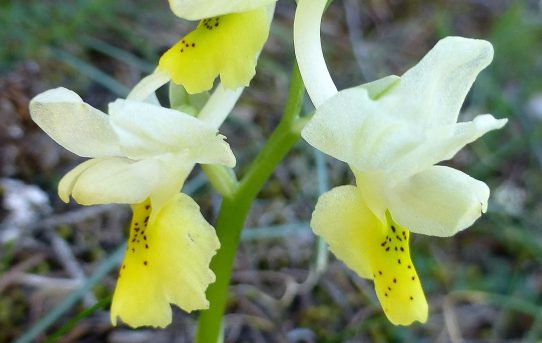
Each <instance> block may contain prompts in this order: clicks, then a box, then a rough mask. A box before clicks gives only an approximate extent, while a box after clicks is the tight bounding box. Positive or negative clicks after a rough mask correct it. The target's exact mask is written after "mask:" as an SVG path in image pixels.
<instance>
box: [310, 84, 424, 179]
mask: <svg viewBox="0 0 542 343" xmlns="http://www.w3.org/2000/svg"><path fill="white" fill-rule="evenodd" d="M389 80H391V79H389ZM370 88H372V87H370ZM375 89H376V87H375ZM301 135H302V136H303V138H304V139H305V140H306V141H307V142H308V143H309V144H311V145H312V146H314V147H315V148H317V149H318V150H321V151H323V152H325V153H326V154H328V155H331V156H333V157H335V158H337V159H339V160H341V161H344V162H346V163H349V164H351V165H352V166H354V167H356V168H357V169H360V170H362V171H364V172H367V173H368V172H377V171H382V170H386V169H389V168H391V167H392V166H393V165H394V164H395V163H396V161H397V160H398V159H400V158H402V157H403V156H405V155H407V154H408V153H410V152H411V151H412V150H414V149H415V148H417V147H418V145H420V144H421V143H423V142H424V137H423V134H421V133H420V132H419V129H417V128H416V127H412V126H410V125H409V124H408V123H404V122H401V121H398V120H395V119H394V118H392V117H390V116H386V115H385V114H384V113H381V111H380V108H379V107H378V102H376V101H374V100H373V99H371V98H370V97H369V92H368V91H367V89H365V88H363V87H356V88H350V89H346V90H343V91H341V92H339V93H337V95H335V96H334V97H332V98H331V99H329V100H328V101H326V102H325V103H324V104H322V106H320V107H319V108H318V109H317V110H316V113H315V114H314V116H313V117H312V119H311V120H310V121H309V122H308V123H307V125H306V126H305V128H304V129H303V131H302V132H301Z"/></svg>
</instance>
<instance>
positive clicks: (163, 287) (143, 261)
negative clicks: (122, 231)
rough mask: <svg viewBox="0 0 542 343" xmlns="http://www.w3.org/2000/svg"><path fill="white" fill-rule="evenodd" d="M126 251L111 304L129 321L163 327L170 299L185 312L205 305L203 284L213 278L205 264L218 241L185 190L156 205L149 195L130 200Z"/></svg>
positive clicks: (114, 313)
mask: <svg viewBox="0 0 542 343" xmlns="http://www.w3.org/2000/svg"><path fill="white" fill-rule="evenodd" d="M132 209H133V212H134V215H133V219H132V222H131V225H130V236H129V239H128V244H127V248H126V255H125V257H124V261H123V263H122V266H121V268H120V271H119V277H118V281H117V287H116V288H115V293H114V295H113V300H112V304H111V322H112V323H113V325H116V324H117V317H119V318H120V319H121V320H122V321H123V322H125V323H127V324H128V325H130V326H131V327H139V326H154V327H165V326H167V325H168V324H169V323H171V317H172V314H171V307H170V305H169V304H170V303H172V304H175V305H177V306H179V307H180V308H182V309H183V310H185V311H187V312H191V311H193V310H201V309H206V308H208V307H209V302H208V301H207V299H206V297H205V290H206V289H207V286H208V285H209V284H210V283H213V282H214V281H215V275H214V273H213V272H212V271H211V270H210V269H209V263H210V261H211V258H212V257H213V256H214V255H215V253H216V250H217V249H218V248H219V247H220V243H219V241H218V238H217V237H216V234H215V232H214V229H213V227H212V226H211V225H209V224H208V223H207V222H206V221H205V219H204V218H203V217H202V215H201V213H200V212H199V207H198V205H197V204H196V203H195V202H194V200H192V198H190V197H189V196H187V195H185V194H182V193H181V194H176V195H174V196H172V197H171V199H169V200H168V201H167V202H166V203H165V204H164V205H163V206H162V208H160V209H158V210H157V211H156V210H155V209H154V208H153V207H152V204H151V202H150V201H149V200H146V201H144V202H142V203H140V204H136V205H133V206H132Z"/></svg>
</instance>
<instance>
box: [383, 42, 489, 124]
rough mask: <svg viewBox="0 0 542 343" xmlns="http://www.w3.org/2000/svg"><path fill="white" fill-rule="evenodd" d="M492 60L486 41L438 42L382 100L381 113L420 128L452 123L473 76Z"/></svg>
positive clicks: (455, 119)
mask: <svg viewBox="0 0 542 343" xmlns="http://www.w3.org/2000/svg"><path fill="white" fill-rule="evenodd" d="M492 59H493V46H492V45H491V43H489V42H487V41H484V40H479V39H469V38H463V37H446V38H444V39H442V40H440V41H439V42H438V43H437V44H436V45H435V46H434V47H433V49H431V51H429V52H428V53H427V55H425V57H424V58H423V59H422V60H421V61H420V62H419V63H418V64H416V65H415V66H414V67H413V68H411V69H410V70H408V71H407V72H406V73H405V74H404V75H403V76H401V82H400V83H399V85H398V86H397V87H395V88H393V89H392V90H391V91H390V92H389V93H387V94H386V96H385V97H382V98H381V102H382V109H383V110H384V109H385V111H383V112H387V113H386V114H384V113H383V114H384V115H392V116H394V117H400V118H401V119H402V120H404V121H408V122H411V123H413V124H414V123H415V124H416V125H419V126H421V127H431V126H435V125H446V124H453V123H455V122H456V121H457V116H458V114H459V110H460V109H461V106H462V104H463V101H464V100H465V96H466V95H467V93H468V91H469V90H470V88H471V86H472V84H473V82H474V80H475V78H476V76H477V75H478V73H480V71H482V70H483V69H484V68H485V67H486V66H488V65H489V63H491V60H492Z"/></svg>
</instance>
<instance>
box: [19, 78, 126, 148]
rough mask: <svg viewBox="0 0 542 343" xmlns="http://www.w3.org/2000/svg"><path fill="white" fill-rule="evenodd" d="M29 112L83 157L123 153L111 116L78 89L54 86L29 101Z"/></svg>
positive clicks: (44, 128) (40, 124) (59, 141)
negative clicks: (80, 94)
mask: <svg viewBox="0 0 542 343" xmlns="http://www.w3.org/2000/svg"><path fill="white" fill-rule="evenodd" d="M30 115H31V117H32V120H33V121H34V122H35V123H36V124H38V125H39V126H40V127H41V129H42V130H43V131H45V132H46V133H47V134H48V135H49V136H50V137H51V138H52V139H54V140H55V141H56V142H57V143H58V144H60V145H62V146H63V147H64V148H66V149H68V150H69V151H71V152H73V153H74V154H77V155H79V156H83V157H102V156H115V155H118V154H119V153H120V151H119V146H118V140H117V136H116V135H115V132H114V131H113V130H112V128H111V125H110V123H109V117H108V116H107V115H106V114H105V113H103V112H101V111H99V110H97V109H95V108H94V107H92V106H90V105H88V104H87V103H85V102H83V100H82V99H81V98H80V97H79V95H77V94H76V93H75V92H72V91H71V90H68V89H66V88H55V89H50V90H48V91H45V92H43V93H41V94H38V95H37V96H35V97H34V98H33V99H32V101H30Z"/></svg>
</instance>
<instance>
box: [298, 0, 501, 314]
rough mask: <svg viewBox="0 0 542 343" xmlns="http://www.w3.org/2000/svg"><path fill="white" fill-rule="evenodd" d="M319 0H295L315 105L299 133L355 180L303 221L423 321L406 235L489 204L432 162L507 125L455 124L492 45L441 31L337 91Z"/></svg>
mask: <svg viewBox="0 0 542 343" xmlns="http://www.w3.org/2000/svg"><path fill="white" fill-rule="evenodd" d="M325 3H326V0H317V1H314V0H300V1H299V4H298V9H297V11H296V18H295V24H294V43H295V49H296V56H297V59H298V62H299V67H300V71H301V74H302V77H303V79H304V82H305V85H306V88H307V91H308V93H309V95H310V97H311V99H312V101H313V103H314V104H315V106H316V113H315V114H314V117H313V118H312V119H311V120H310V121H309V123H308V124H307V125H306V126H305V128H304V130H303V131H302V136H303V138H304V139H305V140H306V141H307V142H308V143H309V144H311V145H312V146H314V147H315V148H317V149H319V150H321V151H323V152H324V153H326V154H328V155H331V156H333V157H335V158H337V159H339V160H341V161H344V162H346V163H348V165H349V166H350V168H351V169H352V171H353V173H354V175H355V179H356V184H357V185H356V186H340V187H336V188H334V189H332V190H330V191H329V192H327V193H325V194H323V195H322V196H321V197H320V198H319V199H318V203H317V205H316V208H315V210H314V213H313V216H312V220H311V227H312V229H313V230H314V232H315V233H316V234H318V235H320V236H321V237H323V239H324V240H325V241H326V242H327V243H328V244H329V246H330V250H331V251H333V252H334V254H335V255H336V256H337V257H338V258H339V259H341V260H342V261H344V263H345V264H346V265H347V266H348V267H350V268H351V269H353V270H354V271H355V272H356V273H357V274H358V275H359V276H361V277H363V278H367V279H372V280H374V285H375V290H376V294H377V297H378V299H379V300H380V303H381V305H382V307H383V309H384V312H385V314H386V316H387V317H388V319H389V320H390V321H391V322H392V323H393V324H396V325H410V324H411V323H412V322H414V321H419V322H422V323H424V322H425V321H426V320H427V316H428V305H427V301H426V299H425V295H424V293H423V289H422V286H421V283H420V280H419V277H418V275H417V273H416V270H415V268H414V265H413V263H412V261H411V258H410V250H409V239H410V233H411V232H413V233H420V234H425V235H430V236H439V237H446V236H452V235H454V234H455V233H457V232H459V231H461V230H464V229H466V228H467V227H469V226H471V225H472V224H473V223H474V222H475V221H476V219H478V218H479V217H480V215H481V214H482V213H484V212H485V211H486V210H487V203H488V198H489V188H488V186H487V185H486V184H485V183H483V182H481V181H479V180H476V179H474V178H472V177H470V176H468V175H466V174H464V173H463V172H461V171H459V170H456V169H453V168H450V167H445V166H436V165H435V164H436V163H439V162H440V161H444V160H448V159H451V158H452V157H453V156H454V155H455V154H456V153H457V152H458V151H459V150H460V149H461V148H462V147H463V146H465V145H466V144H468V143H471V142H473V141H474V140H476V139H477V138H479V137H481V136H482V135H484V134H485V133H487V132H489V131H491V130H495V129H499V128H502V127H503V126H504V125H505V123H506V120H505V119H501V120H497V119H495V118H494V117H493V116H492V115H489V114H484V115H479V116H477V117H475V118H474V119H473V120H472V121H468V122H461V123H457V118H458V114H459V111H460V108H461V105H462V103H463V101H464V99H465V96H466V95H467V93H468V91H469V89H470V88H471V86H472V84H473V82H474V80H475V78H476V76H477V75H478V73H479V72H480V71H481V70H482V69H484V68H485V67H486V66H487V65H488V64H489V63H490V62H491V60H492V58H493V47H492V46H491V44H490V43H489V42H487V41H483V40H474V39H466V38H461V37H447V38H445V39H443V40H441V41H439V42H438V43H437V44H436V46H435V47H434V48H433V49H432V50H431V51H429V53H428V54H427V55H426V56H425V57H424V58H423V59H422V60H421V61H420V62H419V63H418V64H417V65H416V66H414V67H413V68H411V69H410V70H408V71H407V72H406V73H405V74H404V75H403V76H401V77H398V76H393V75H392V76H388V77H385V78H382V79H380V80H377V81H374V82H371V83H368V84H364V85H361V86H358V87H354V88H350V89H346V90H342V91H340V92H337V89H336V87H335V85H334V84H333V81H332V79H331V77H330V75H329V72H328V70H327V67H326V65H325V61H324V58H323V55H322V50H321V45H320V44H321V43H320V21H321V16H322V13H323V11H324V7H325Z"/></svg>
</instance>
